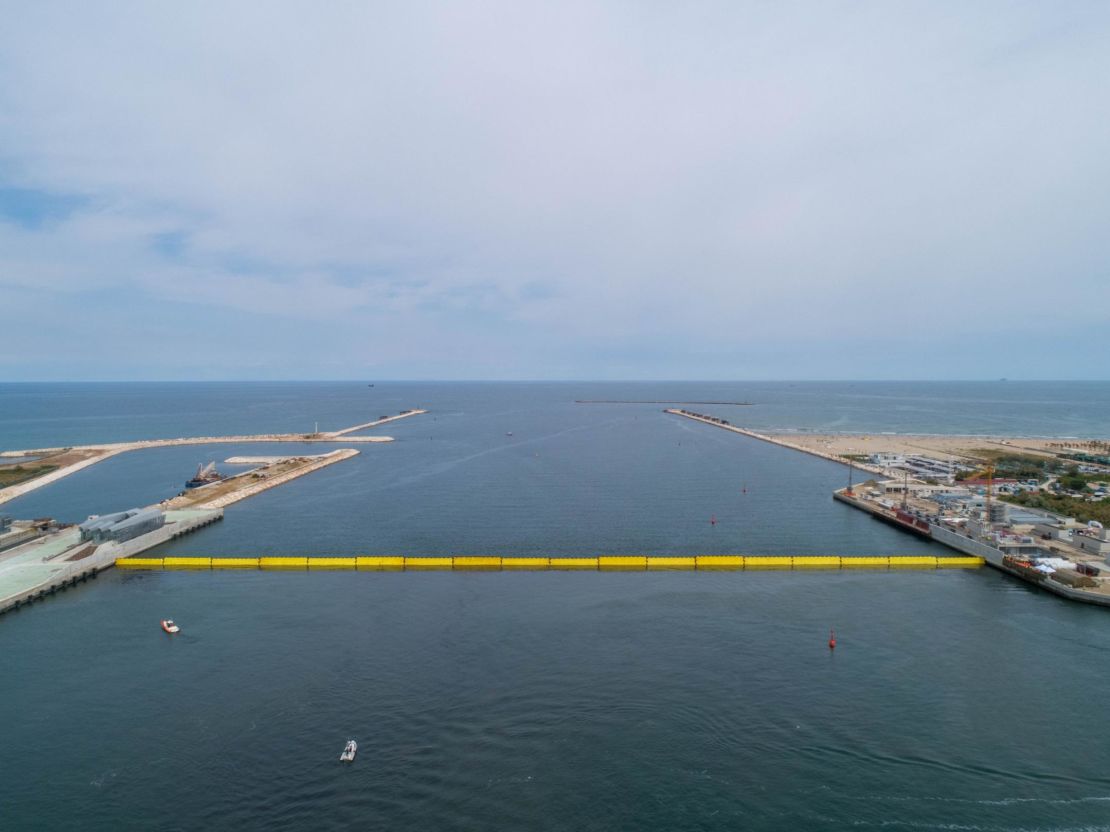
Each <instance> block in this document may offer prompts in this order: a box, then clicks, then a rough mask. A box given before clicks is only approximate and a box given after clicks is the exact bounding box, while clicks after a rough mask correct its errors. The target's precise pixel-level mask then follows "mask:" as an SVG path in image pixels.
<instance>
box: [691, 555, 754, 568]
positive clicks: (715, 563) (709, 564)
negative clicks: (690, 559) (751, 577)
mask: <svg viewBox="0 0 1110 832" xmlns="http://www.w3.org/2000/svg"><path fill="white" fill-rule="evenodd" d="M694 563H695V565H696V566H697V568H698V569H743V568H744V558H742V557H740V556H739V555H698V556H697V557H696V558H694Z"/></svg>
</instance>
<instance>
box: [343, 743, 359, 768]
mask: <svg viewBox="0 0 1110 832" xmlns="http://www.w3.org/2000/svg"><path fill="white" fill-rule="evenodd" d="M357 753H358V743H357V742H355V741H354V740H347V746H346V748H344V749H343V753H342V754H340V755H339V759H340V761H341V762H344V763H353V762H354V760H355V754H357Z"/></svg>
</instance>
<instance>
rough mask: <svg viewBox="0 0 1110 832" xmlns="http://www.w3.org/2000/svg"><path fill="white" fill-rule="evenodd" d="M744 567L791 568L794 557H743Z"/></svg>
mask: <svg viewBox="0 0 1110 832" xmlns="http://www.w3.org/2000/svg"><path fill="white" fill-rule="evenodd" d="M744 568H745V569H793V568H794V558H791V557H767V558H762V557H745V558H744Z"/></svg>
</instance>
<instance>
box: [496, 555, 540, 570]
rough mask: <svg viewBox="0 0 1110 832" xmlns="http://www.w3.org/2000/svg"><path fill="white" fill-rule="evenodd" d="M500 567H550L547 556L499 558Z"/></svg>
mask: <svg viewBox="0 0 1110 832" xmlns="http://www.w3.org/2000/svg"><path fill="white" fill-rule="evenodd" d="M501 568H502V569H541V570H542V569H550V568H551V563H550V559H549V558H501Z"/></svg>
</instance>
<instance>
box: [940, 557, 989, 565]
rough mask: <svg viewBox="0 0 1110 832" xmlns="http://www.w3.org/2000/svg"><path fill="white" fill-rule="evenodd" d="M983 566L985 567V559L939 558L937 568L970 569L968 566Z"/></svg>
mask: <svg viewBox="0 0 1110 832" xmlns="http://www.w3.org/2000/svg"><path fill="white" fill-rule="evenodd" d="M982 565H983V559H982V558H974V557H968V558H937V566H938V567H945V566H961V567H968V566H982Z"/></svg>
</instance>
